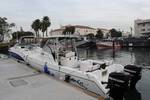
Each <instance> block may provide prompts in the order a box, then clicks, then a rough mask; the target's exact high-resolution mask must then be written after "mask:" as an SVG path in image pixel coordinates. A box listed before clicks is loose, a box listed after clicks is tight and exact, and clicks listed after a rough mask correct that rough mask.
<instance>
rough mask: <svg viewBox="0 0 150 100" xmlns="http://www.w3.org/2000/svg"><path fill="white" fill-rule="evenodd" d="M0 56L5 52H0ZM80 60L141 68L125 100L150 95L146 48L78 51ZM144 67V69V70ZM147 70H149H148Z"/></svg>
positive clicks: (149, 51) (146, 98) (143, 99)
mask: <svg viewBox="0 0 150 100" xmlns="http://www.w3.org/2000/svg"><path fill="white" fill-rule="evenodd" d="M0 53H1V54H3V53H5V54H7V52H2V51H1V52H0ZM78 55H79V57H81V58H90V59H95V60H102V59H108V60H113V61H114V63H118V64H122V65H127V64H135V65H137V66H141V67H143V68H144V69H143V70H142V79H141V80H140V81H138V83H137V85H136V89H135V90H132V91H128V92H127V93H126V94H125V100H149V98H150V95H149V92H150V49H148V48H123V49H119V50H112V49H108V50H98V49H94V48H93V49H85V48H84V49H81V48H80V49H78ZM145 67H146V68H145ZM148 68H149V69H148Z"/></svg>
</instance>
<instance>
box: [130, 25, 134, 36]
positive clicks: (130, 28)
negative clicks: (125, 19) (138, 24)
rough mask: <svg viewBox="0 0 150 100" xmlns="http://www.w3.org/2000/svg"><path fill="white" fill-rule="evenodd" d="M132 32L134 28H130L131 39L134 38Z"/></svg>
mask: <svg viewBox="0 0 150 100" xmlns="http://www.w3.org/2000/svg"><path fill="white" fill-rule="evenodd" d="M132 30H133V28H132V27H130V33H131V37H132Z"/></svg>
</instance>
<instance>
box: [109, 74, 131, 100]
mask: <svg viewBox="0 0 150 100" xmlns="http://www.w3.org/2000/svg"><path fill="white" fill-rule="evenodd" d="M129 78H130V77H129V75H126V74H124V73H120V72H119V73H118V72H112V73H110V74H109V78H108V85H107V88H109V89H110V91H109V96H110V97H112V98H113V99H114V100H123V96H124V93H125V91H126V90H127V89H128V85H129Z"/></svg>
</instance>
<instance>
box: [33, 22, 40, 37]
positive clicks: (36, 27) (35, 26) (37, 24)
mask: <svg viewBox="0 0 150 100" xmlns="http://www.w3.org/2000/svg"><path fill="white" fill-rule="evenodd" d="M31 27H32V29H34V31H35V33H36V36H38V37H39V30H40V27H41V21H40V20H39V19H36V20H35V21H33V23H32V25H31Z"/></svg>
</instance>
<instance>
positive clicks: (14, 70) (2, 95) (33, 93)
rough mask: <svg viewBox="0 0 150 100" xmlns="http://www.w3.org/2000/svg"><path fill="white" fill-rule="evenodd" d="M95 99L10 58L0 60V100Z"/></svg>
mask: <svg viewBox="0 0 150 100" xmlns="http://www.w3.org/2000/svg"><path fill="white" fill-rule="evenodd" d="M96 99H97V98H95V97H92V96H90V95H87V94H86V93H84V92H82V91H80V90H79V89H76V88H74V87H72V86H71V85H67V83H65V82H60V81H58V80H56V79H53V78H52V77H49V76H47V75H46V74H43V73H40V72H38V71H36V70H34V69H32V68H29V67H27V66H26V65H25V64H21V63H18V62H17V61H15V60H13V59H11V58H5V59H3V58H0V100H96Z"/></svg>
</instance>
